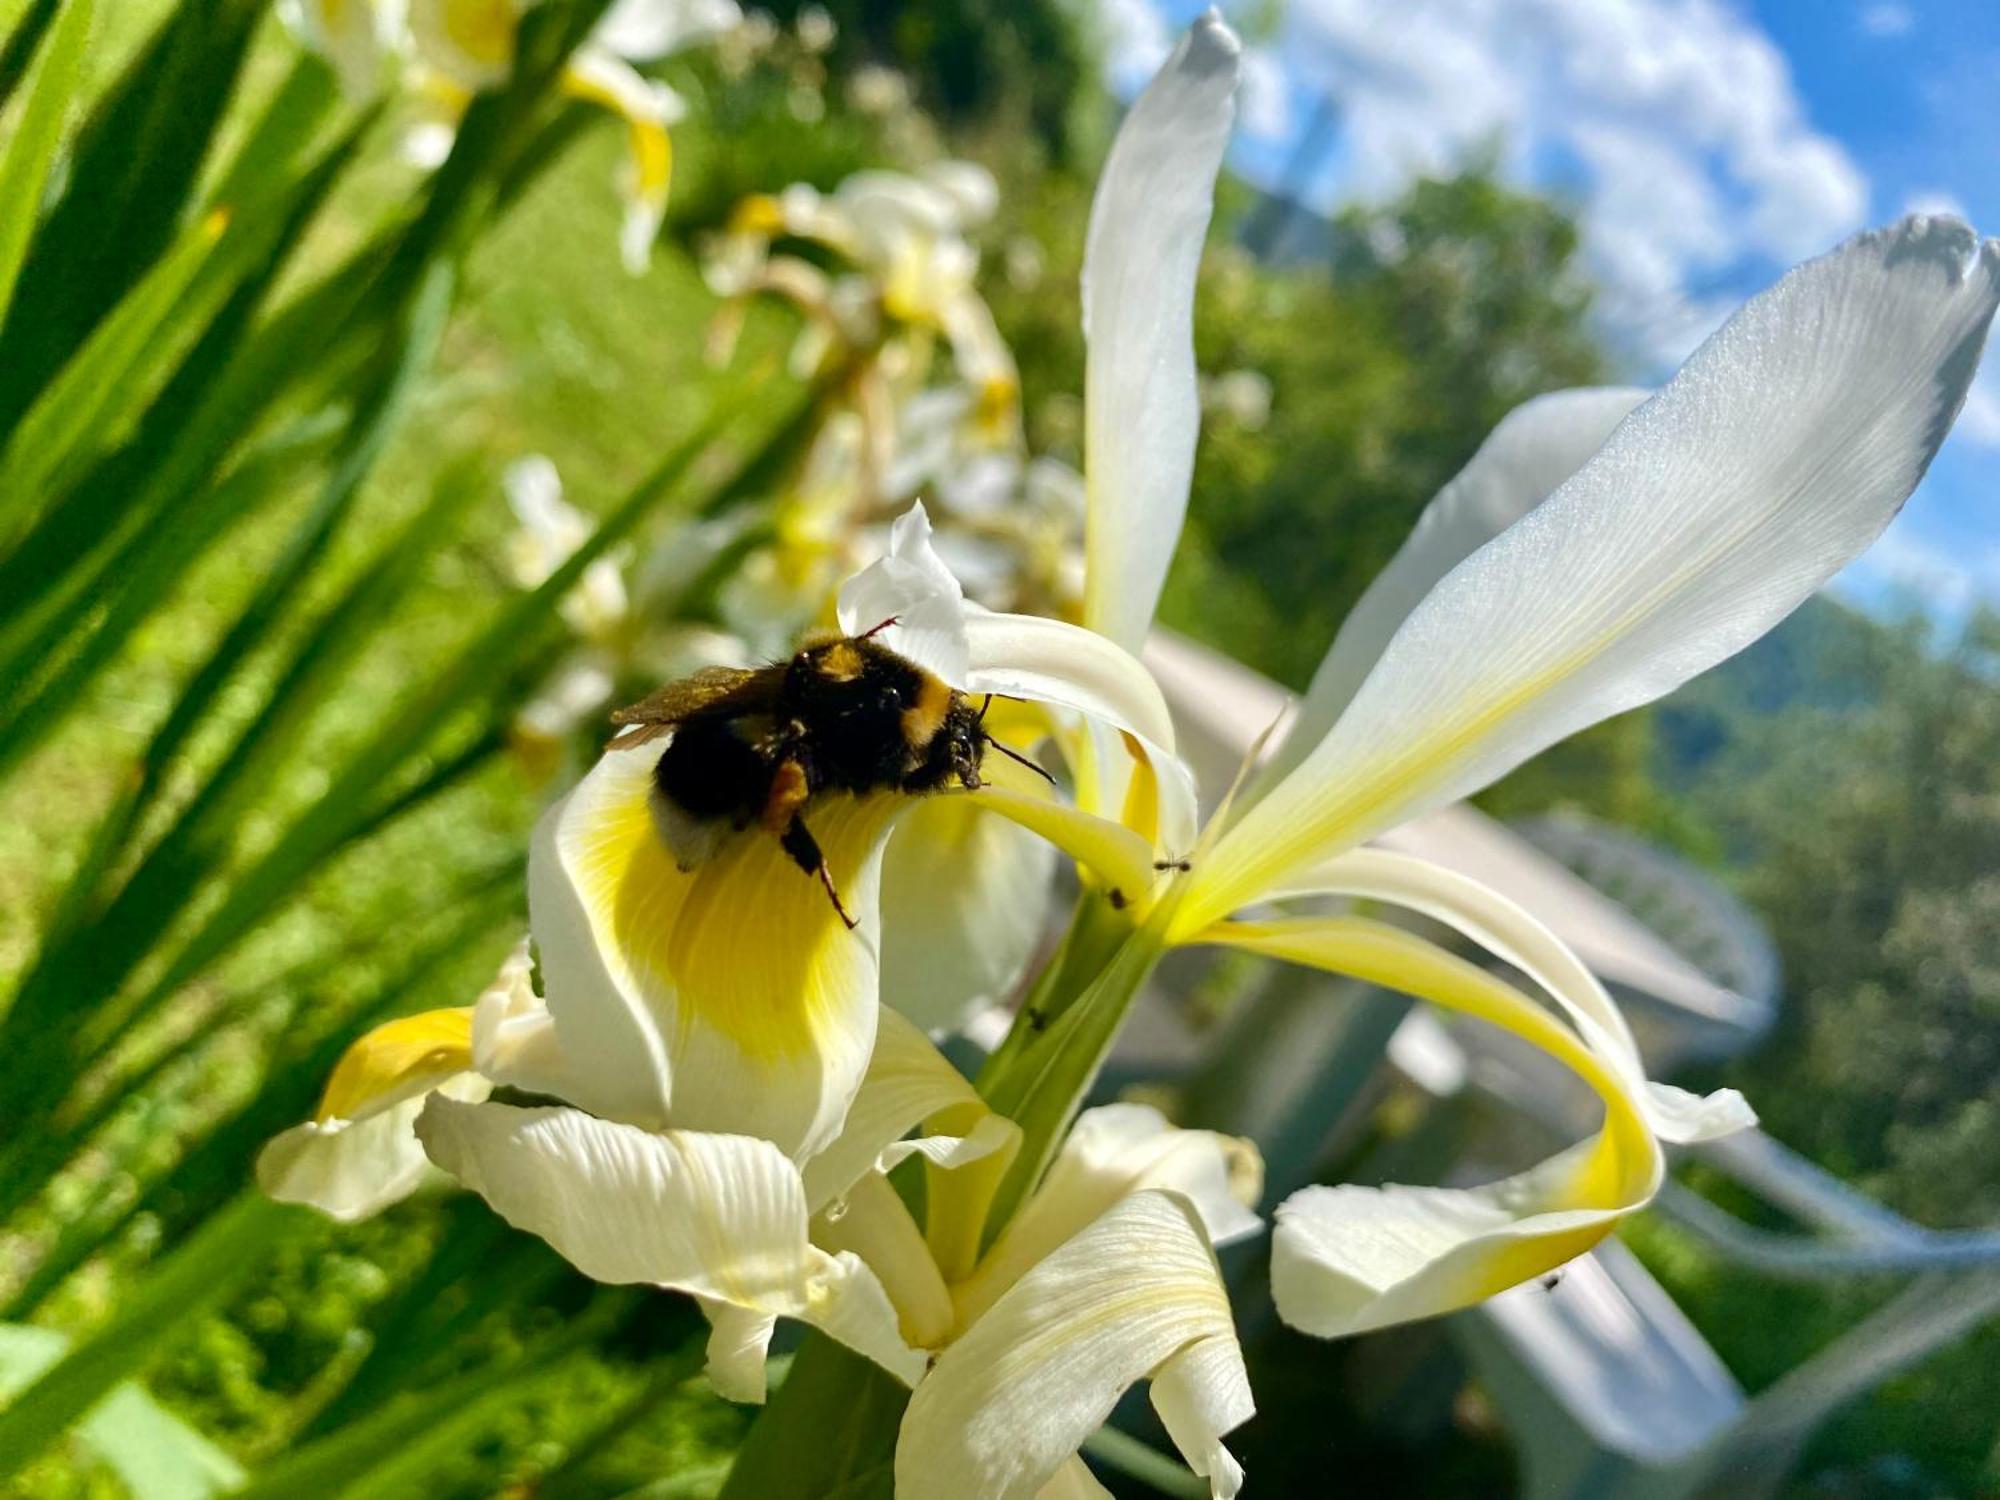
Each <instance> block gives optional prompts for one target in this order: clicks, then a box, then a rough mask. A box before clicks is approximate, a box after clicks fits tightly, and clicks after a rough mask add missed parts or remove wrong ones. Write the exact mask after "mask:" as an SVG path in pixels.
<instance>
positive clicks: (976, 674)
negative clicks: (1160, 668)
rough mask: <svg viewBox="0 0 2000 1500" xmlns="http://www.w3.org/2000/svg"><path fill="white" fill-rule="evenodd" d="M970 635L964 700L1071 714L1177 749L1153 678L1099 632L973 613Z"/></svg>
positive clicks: (970, 609) (968, 620)
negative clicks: (977, 697)
mask: <svg viewBox="0 0 2000 1500" xmlns="http://www.w3.org/2000/svg"><path fill="white" fill-rule="evenodd" d="M965 634H966V653H967V656H966V674H965V676H964V678H963V679H962V682H963V684H964V687H965V690H966V691H967V692H969V693H1000V694H1003V695H1005V696H1007V697H1010V698H1030V699H1033V700H1035V701H1037V702H1041V703H1053V704H1056V705H1057V706H1058V707H1061V708H1072V709H1075V710H1076V711H1077V712H1078V713H1081V714H1085V715H1087V716H1088V717H1090V718H1093V719H1096V720H1099V721H1100V722H1102V723H1106V724H1110V725H1113V726H1114V727H1116V728H1118V729H1122V730H1124V731H1126V732H1127V733H1128V734H1136V735H1138V736H1139V737H1140V738H1142V739H1144V740H1147V741H1149V742H1151V743H1152V744H1155V745H1159V746H1161V747H1163V748H1165V749H1166V750H1169V751H1171V750H1172V749H1173V745H1174V721H1173V715H1172V714H1170V713H1169V712H1168V711H1167V700H1166V698H1165V697H1164V696H1163V695H1162V694H1161V692H1160V685H1159V684H1158V683H1157V682H1155V681H1154V680H1153V674H1152V673H1151V672H1148V671H1147V670H1146V668H1145V666H1144V665H1143V664H1141V662H1140V661H1139V658H1138V657H1136V656H1134V655H1133V654H1132V653H1131V652H1129V651H1127V650H1125V649H1124V647H1122V646H1119V645H1116V644H1114V643H1113V642H1111V641H1109V640H1107V639H1105V638H1104V637H1103V636H1101V635H1099V634H1098V633H1097V632H1096V631H1094V630H1085V629H1083V628H1082V627H1081V626H1078V625H1071V624H1068V623H1067V622H1065V621H1062V620H1051V619H1047V618H1045V617H1043V616H1041V615H1010V614H998V613H995V612H993V611H991V610H985V609H980V608H978V607H977V606H968V608H967V611H966V617H965Z"/></svg>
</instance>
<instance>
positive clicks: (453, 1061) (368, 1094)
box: [313, 1006, 474, 1121]
mask: <svg viewBox="0 0 2000 1500" xmlns="http://www.w3.org/2000/svg"><path fill="white" fill-rule="evenodd" d="M473 1009H474V1008H473V1007H472V1006H458V1007H455V1008H453V1009H450V1010H427V1011H424V1012H423V1013H422V1014H420V1015H414V1016H404V1017H402V1018H401V1019H399V1020H395V1021H388V1022H385V1023H384V1024H382V1025H380V1026H377V1027H376V1028H375V1029H374V1030H373V1031H371V1032H369V1033H368V1034H367V1035H365V1036H363V1037H361V1038H360V1039H359V1040H357V1041H356V1042H355V1043H354V1044H353V1045H352V1046H351V1047H349V1048H348V1049H347V1051H345V1052H344V1053H342V1054H341V1057H340V1061H339V1062H338V1063H336V1064H334V1069H333V1073H332V1075H331V1076H330V1077H329V1078H328V1079H327V1081H326V1088H325V1089H324V1090H323V1091H322V1092H321V1094H320V1098H319V1108H318V1109H316V1110H315V1111H314V1112H313V1118H314V1119H315V1120H320V1121H327V1120H365V1119H367V1118H368V1117H369V1116H370V1115H373V1114H379V1113H380V1112H381V1111H383V1110H385V1109H389V1108H391V1107H392V1106H394V1105H396V1104H399V1103H401V1102H402V1101H403V1100H405V1099H413V1098H415V1097H417V1096H418V1095H419V1094H424V1093H427V1092H429V1091H430V1090H431V1089H433V1088H435V1087H436V1086H437V1085H438V1084H440V1083H442V1082H444V1080H445V1079H447V1078H449V1077H451V1076H452V1075H453V1074H454V1073H463V1072H464V1071H465V1070H466V1069H468V1068H470V1067H471V1066H472V1016H473Z"/></svg>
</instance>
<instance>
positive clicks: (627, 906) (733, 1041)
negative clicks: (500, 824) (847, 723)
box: [528, 741, 901, 1156]
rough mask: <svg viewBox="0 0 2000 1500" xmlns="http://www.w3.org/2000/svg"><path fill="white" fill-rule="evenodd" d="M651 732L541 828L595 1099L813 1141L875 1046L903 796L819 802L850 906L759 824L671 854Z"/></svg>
mask: <svg viewBox="0 0 2000 1500" xmlns="http://www.w3.org/2000/svg"><path fill="white" fill-rule="evenodd" d="M661 750H662V746H661V744H660V742H657V741H656V742H654V743H653V744H651V745H642V746H638V747H636V748H633V749H627V750H609V751H606V752H605V754H604V755H603V756H602V757H601V758H600V759H599V761H598V763H597V765H596V766H595V767H594V768H593V769H592V770H591V772H590V774H589V775H587V776H586V777H584V779H583V781H582V782H581V783H580V784H579V785H578V786H577V788H576V789H575V790H574V791H573V792H571V793H570V795H569V796H568V797H567V798H565V799H564V800H563V801H562V802H561V803H559V804H558V805H557V806H556V807H554V808H552V809H551V810H550V811H549V813H547V814H546V815H545V816H544V817H543V820H542V823H541V825H540V827H539V828H538V829H537V830H536V834H535V840H534V844H533V846H532V848H531V850H530V854H529V862H528V899H529V915H530V921H531V926H532V928H533V930H534V934H535V940H536V942H537V944H538V945H539V946H540V949H541V956H542V975H543V987H544V990H545V992H546V995H547V999H548V1007H549V1012H550V1014H551V1015H552V1016H553V1017H554V1020H555V1027H556V1034H557V1037H558V1039H559V1041H560V1043H561V1047H562V1052H563V1055H564V1056H565V1057H566V1058H568V1059H570V1060H571V1062H572V1065H573V1066H574V1068H575V1072H576V1076H577V1078H578V1080H579V1086H580V1087H582V1088H587V1089H588V1090H589V1091H590V1092H589V1094H588V1095H584V1094H580V1093H579V1094H577V1095H574V1096H572V1097H573V1101H574V1102H575V1103H577V1104H579V1105H582V1106H583V1107H584V1108H587V1109H589V1110H591V1111H592V1112H593V1113H596V1114H603V1115H608V1116H611V1117H613V1118H617V1119H625V1120H630V1121H633V1122H635V1123H638V1124H644V1125H657V1124H665V1123H669V1122H671V1123H672V1124H674V1125H676V1126H678V1127H681V1128H685V1129H715V1130H725V1131H733V1132H741V1133H743V1134H746V1135H759V1136H762V1137H764V1138H765V1139H767V1140H771V1141H775V1142H776V1143H777V1144H778V1145H779V1147H780V1148H781V1149H783V1150H785V1151H787V1152H791V1153H795V1154H798V1155H800V1156H804V1155H807V1154H810V1153H811V1152H813V1151H814V1150H817V1149H818V1148H819V1147H820V1146H822V1145H823V1144H825V1142H826V1141H827V1140H829V1139H830V1138H831V1137H832V1135H833V1134H834V1132H835V1131H837V1130H838V1128H839V1126H840V1121H841V1117H842V1116H843V1115H844V1114H845V1113H846V1111H847V1106H848V1102H849V1101H850V1100H851V1099H852V1098H853V1096H854V1091H855V1089H856V1087H858V1085H859V1084H860V1081H861V1075H862V1072H863V1070H864V1069H865V1068H866V1067H867V1064H868V1057H869V1052H870V1050H871V1049H872V1047H873V1045H874V1038H875V1018H876V1015H877V1013H878V1011H879V1008H880V1007H879V1006H878V1005H877V1003H876V981H877V970H876V941H877V937H876V934H877V932H878V929H879V922H878V903H877V886H878V875H879V869H880V864H881V853H882V845H883V842H884V840H885V838H886V837H887V833H888V827H889V821H890V819H891V817H892V816H893V815H894V813H895V811H896V810H897V808H898V806H899V805H900V800H901V799H898V798H895V797H891V796H882V797H869V798H861V799H856V798H852V797H831V798H828V799H825V801H824V803H823V804H815V806H814V808H813V810H812V813H811V815H810V817H809V819H808V821H809V823H810V826H811V829H812V832H813V834H814V836H815V837H816V838H817V839H818V841H819V844H820V848H821V850H822V851H823V852H824V854H825V857H826V862H827V870H828V873H829V874H830V876H831V878H832V880H833V883H834V886H835V889H837V890H838V891H839V892H840V897H841V900H842V902H843V903H844V904H845V905H846V908H847V910H848V912H849V914H850V915H852V916H853V917H854V919H855V920H856V922H857V923H858V924H859V925H858V926H857V927H856V928H855V929H854V930H852V931H850V930H849V929H848V928H847V927H846V925H845V924H844V923H843V922H842V921H841V919H840V915H839V913H838V912H836V911H835V910H834V907H833V903H832V902H831V901H830V900H828V899H827V893H826V892H825V891H824V890H823V889H822V888H821V886H820V883H819V882H818V881H817V880H815V879H814V878H813V877H811V876H809V875H807V874H806V873H805V872H804V871H802V870H800V868H799V867H798V865H797V864H795V863H794V862H793V861H792V860H791V858H790V857H789V856H788V855H787V854H786V853H785V852H784V850H783V849H782V848H781V847H780V846H779V843H778V841H777V840H776V839H775V838H773V837H771V836H770V835H768V834H765V833H763V832H762V831H761V830H757V829H749V830H746V831H745V832H743V833H742V834H740V835H733V836H731V837H729V838H727V839H725V840H724V842H723V843H722V845H721V847H720V848H719V849H718V850H717V851H716V852H715V853H714V854H713V855H712V856H711V857H710V858H708V859H707V860H705V861H703V862H702V863H701V864H699V865H697V866H696V867H695V868H694V869H693V870H691V871H683V870H680V869H678V868H677V867H676V865H675V862H674V859H673V856H672V855H671V854H670V853H669V852H668V850H667V847H666V845H665V843H664V842H663V840H662V838H661V836H660V833H659V830H658V829H657V827H656V826H655V822H654V816H653V813H652V810H651V808H650V806H649V798H650V794H651V789H652V773H653V766H654V764H655V763H656V762H657V761H658V759H659V756H660V754H661Z"/></svg>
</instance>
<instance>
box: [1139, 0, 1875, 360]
mask: <svg viewBox="0 0 2000 1500" xmlns="http://www.w3.org/2000/svg"><path fill="white" fill-rule="evenodd" d="M1119 3H1120V4H1121V5H1122V4H1130V3H1138V0H1119ZM1281 56H1282V57H1283V59H1284V62H1285V65H1286V66H1287V67H1288V68H1289V69H1290V70H1291V71H1292V72H1293V74H1294V76H1295V77H1296V78H1297V79H1299V80H1300V81H1301V83H1302V84H1303V85H1304V86H1306V87H1310V88H1312V89H1314V90H1319V91H1325V92H1327V93H1329V94H1330V95H1331V96H1332V97H1333V99H1334V100H1335V102H1336V103H1337V105H1338V106H1339V108H1340V111H1341V115H1340V124H1341V129H1340V138H1339V145H1338V149H1337V153H1336V160H1335V162H1334V164H1333V170H1332V175H1331V176H1330V178H1329V180H1328V181H1326V182H1325V183H1323V184H1321V187H1322V189H1323V196H1324V197H1325V198H1327V199H1352V198H1361V199H1368V198H1377V197H1381V196H1384V195H1387V194H1390V193H1393V192H1395V191H1396V190H1397V189H1398V188H1400V187H1401V186H1402V185H1403V184H1404V183H1406V182H1407V181H1408V180H1409V179H1410V178H1411V177H1412V176H1414V175H1417V174H1421V173H1426V172H1440V171H1448V170H1450V169H1451V168H1452V167H1453V166H1455V165H1457V164H1458V163H1460V162H1462V161H1463V160H1464V159H1465V158H1466V157H1467V156H1468V154H1470V153H1471V152H1473V151H1475V150H1477V149H1480V148H1482V147H1484V146H1486V145H1488V144H1489V143H1492V142H1495V141H1497V142H1499V143H1500V145H1501V149H1502V151H1503V153H1504V155H1503V159H1502V165H1503V168H1504V169H1505V170H1506V171H1507V172H1508V173H1509V175H1511V176H1513V177H1514V178H1515V179H1516V180H1523V181H1538V182H1550V181H1554V182H1560V183H1563V184H1565V185H1569V184H1574V185H1575V187H1576V188H1577V189H1578V191H1579V194H1580V207H1581V212H1582V219H1583V228H1584V238H1585V246H1586V250H1587V253H1588V254H1589V256H1590V259H1591V261H1592V263H1593V265H1594V266H1595V268H1596V269H1597V271H1598V272H1599V274H1600V275H1601V277H1602V278H1603V279H1604V281H1605V282H1606V283H1607V288H1608V295H1607V299H1606V302H1607V306H1606V315H1607V318H1608V320H1610V321H1611V322H1612V323H1613V324H1614V326H1615V327H1616V328H1617V329H1618V330H1619V331H1620V332H1622V333H1624V334H1625V335H1626V336H1627V337H1629V338H1630V339H1632V340H1633V341H1634V342H1635V343H1636V344H1637V345H1638V346H1639V348H1640V351H1641V352H1642V353H1644V354H1646V355H1649V356H1650V357H1652V358H1654V359H1657V360H1659V361H1662V362H1666V361H1671V360H1674V359H1678V358H1679V357H1680V356H1682V355H1684V354H1686V353H1687V351H1688V350H1689V349H1690V348H1691V347H1692V345H1693V343H1694V342H1695V341H1698V340H1699V338H1700V337H1701V336H1702V335H1703V334H1705V333H1706V332H1708V331H1709V330H1710V329H1711V328H1713V327H1714V325H1715V323H1716V321H1717V320H1718V319H1719V317H1720V316H1721V314H1722V313H1723V311H1724V310H1725V309H1726V307H1727V306H1728V305H1730V304H1731V303H1733V302H1734V301H1736V300H1738V299H1737V298H1736V297H1735V296H1733V295H1731V296H1717V295H1715V293H1714V292H1713V290H1704V288H1705V287H1706V288H1711V289H1712V288H1713V287H1714V286H1715V285H1716V283H1717V282H1718V281H1719V280H1722V279H1726V278H1728V277H1729V276H1730V275H1731V274H1732V273H1734V274H1735V275H1736V278H1737V279H1736V282H1735V283H1734V284H1735V285H1740V281H1741V276H1742V273H1745V272H1747V273H1749V274H1750V275H1751V277H1752V278H1753V279H1754V278H1755V277H1757V276H1760V275H1762V274H1764V273H1766V272H1768V271H1772V270H1775V269H1777V268H1778V267H1780V266H1782V265H1786V264H1790V263H1791V262H1793V261H1796V260H1799V259H1802V258H1804V257H1805V256H1808V255H1811V254H1815V253H1817V252H1819V251H1821V250H1823V249H1826V248H1827V247H1828V246H1830V245H1831V244H1832V243H1833V242H1835V241H1836V240H1837V239H1839V238H1840V237H1841V236H1842V235H1844V234H1846V233H1847V232H1848V231H1850V230H1852V229H1854V228H1856V227H1858V225H1859V224H1860V222H1861V220H1862V218H1863V216H1864V215H1865V213H1866V211H1867V206H1868V188H1867V182H1866V180H1865V179H1864V178H1863V176H1862V175H1861V173H1860V171H1859V170H1858V168H1856V166H1855V165H1854V163H1853V161H1852V160H1851V159H1850V158H1849V157H1848V155H1847V153H1846V152H1845V151H1844V150H1843V149H1842V148H1841V147H1840V146H1839V144H1838V143H1837V142H1835V141H1833V140H1831V139H1830V138H1828V137H1826V136H1824V135H1822V134H1820V133H1818V132H1817V131H1815V130H1814V129H1813V128H1812V126H1811V124H1810V122H1809V121H1808V119H1807V118H1806V114H1805V110H1804V107H1803V104H1802V103H1801V101H1800V98H1799V96H1798V92H1797V90H1796V89H1795V88H1794V86H1793V83H1792V79H1791V73H1790V69H1789V68H1788V67H1787V65H1786V62H1785V59H1784V57H1783V55H1782V54H1781V53H1780V52H1779V51H1778V49H1777V47H1776V46H1775V45H1774V44H1773V43H1772V41H1771V39H1770V38H1769V37H1768V36H1767V35H1765V33H1764V32H1763V31H1762V30H1761V29H1759V28H1758V27H1757V26H1756V25H1755V24H1754V22H1752V21H1751V20H1749V19H1748V18H1747V17H1746V15H1745V14H1744V13H1742V12H1740V11H1739V10H1737V9H1736V8H1734V7H1732V6H1730V5H1728V4H1725V3H1723V0H1398V3H1390V0H1291V4H1290V6H1289V8H1288V12H1287V30H1286V34H1285V36H1284V38H1283V39H1282V52H1281Z"/></svg>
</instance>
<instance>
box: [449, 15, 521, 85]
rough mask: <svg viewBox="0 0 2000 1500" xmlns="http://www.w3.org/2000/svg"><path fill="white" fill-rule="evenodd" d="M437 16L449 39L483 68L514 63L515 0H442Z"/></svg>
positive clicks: (496, 67) (499, 66) (494, 67)
mask: <svg viewBox="0 0 2000 1500" xmlns="http://www.w3.org/2000/svg"><path fill="white" fill-rule="evenodd" d="M438 17H439V20H440V21H441V22H442V24H443V27H444V34H445V37H446V39H447V40H449V41H450V43H451V44H452V46H454V47H456V48H457V49H458V50H459V51H460V52H462V53H464V54H465V56H466V57H467V58H468V59H469V60H470V61H471V62H473V63H474V64H475V65H476V66H478V67H479V68H480V69H481V70H482V71H485V70H490V69H498V68H505V67H508V66H510V65H511V64H512V63H513V61H514V26H515V15H514V4H513V0H442V3H441V4H440V6H439V10H438Z"/></svg>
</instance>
